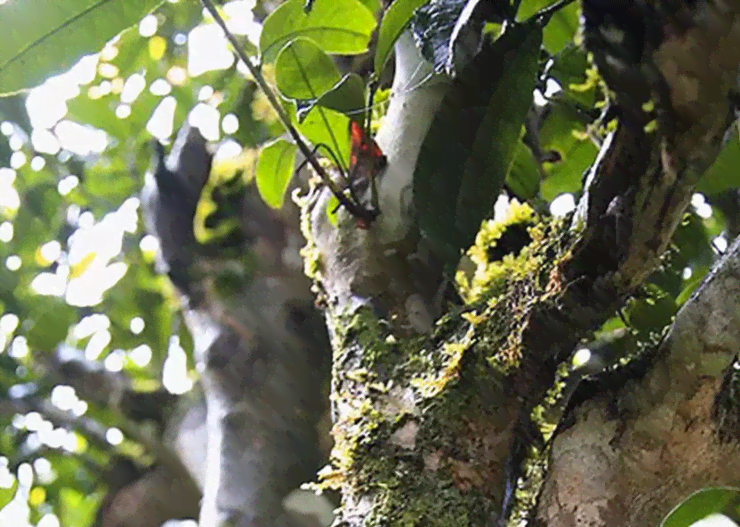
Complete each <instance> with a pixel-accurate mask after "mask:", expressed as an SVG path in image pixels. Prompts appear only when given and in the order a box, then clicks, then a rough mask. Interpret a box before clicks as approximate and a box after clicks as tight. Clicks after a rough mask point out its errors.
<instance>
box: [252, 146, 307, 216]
mask: <svg viewBox="0 0 740 527" xmlns="http://www.w3.org/2000/svg"><path fill="white" fill-rule="evenodd" d="M297 149H298V147H297V146H296V145H295V144H293V143H290V142H288V141H286V140H285V139H277V140H275V141H273V142H272V143H270V144H269V145H267V146H265V147H264V148H263V149H262V151H261V152H260V155H259V159H258V160H257V174H256V175H257V189H258V190H259V193H260V196H262V199H263V200H265V203H267V204H268V205H270V207H273V208H275V209H279V208H280V207H282V206H283V199H284V198H285V191H286V190H287V189H288V184H289V183H290V180H291V178H292V177H293V168H294V166H295V156H296V151H297Z"/></svg>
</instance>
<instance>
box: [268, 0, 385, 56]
mask: <svg viewBox="0 0 740 527" xmlns="http://www.w3.org/2000/svg"><path fill="white" fill-rule="evenodd" d="M304 4H305V1H304V0H288V1H287V2H285V3H284V4H282V5H281V6H280V7H278V8H277V9H276V10H275V11H273V12H272V13H271V14H270V16H268V17H267V19H265V22H264V24H263V25H262V33H261V34H260V53H261V54H262V61H263V62H271V61H272V60H274V59H275V57H276V56H277V54H278V51H279V50H280V49H281V48H282V47H283V46H284V45H285V43H287V42H289V41H291V40H293V39H295V38H297V37H306V38H310V39H311V40H313V41H314V42H316V44H318V45H319V46H320V47H321V49H323V50H324V51H325V52H326V53H341V54H344V55H354V54H359V53H363V52H365V51H367V46H368V42H369V41H370V36H371V35H372V32H373V30H374V29H375V26H376V25H377V22H376V21H375V17H374V16H373V13H372V12H371V11H370V10H369V9H368V8H367V7H365V6H364V5H363V4H362V3H361V2H359V1H358V0H331V1H330V2H327V1H323V2H316V3H315V4H314V6H313V8H312V9H311V12H310V13H309V14H306V13H305V12H304V11H303V6H304Z"/></svg>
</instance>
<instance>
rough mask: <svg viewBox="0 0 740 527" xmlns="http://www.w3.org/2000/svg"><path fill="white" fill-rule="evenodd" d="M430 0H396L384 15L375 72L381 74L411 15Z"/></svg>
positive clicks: (379, 34)
mask: <svg viewBox="0 0 740 527" xmlns="http://www.w3.org/2000/svg"><path fill="white" fill-rule="evenodd" d="M428 2H429V0H396V1H395V2H393V3H392V4H391V6H390V7H389V8H388V10H387V11H386V12H385V14H384V15H383V20H382V21H381V22H380V29H379V30H378V44H377V46H376V47H375V73H376V74H378V75H380V72H381V71H383V67H384V66H385V63H386V61H387V60H388V58H389V57H390V55H391V52H392V51H393V45H394V44H395V43H396V40H398V37H399V36H400V35H401V33H403V30H404V29H406V26H407V25H408V23H409V21H410V20H411V17H412V16H413V14H414V11H416V10H417V9H418V8H420V7H421V6H423V5H424V4H427V3H428Z"/></svg>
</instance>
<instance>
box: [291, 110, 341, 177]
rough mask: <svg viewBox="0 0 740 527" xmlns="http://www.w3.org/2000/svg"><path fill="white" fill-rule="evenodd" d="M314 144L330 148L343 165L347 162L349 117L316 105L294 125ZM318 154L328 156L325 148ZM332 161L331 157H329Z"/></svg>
mask: <svg viewBox="0 0 740 527" xmlns="http://www.w3.org/2000/svg"><path fill="white" fill-rule="evenodd" d="M296 128H298V131H299V132H301V135H303V136H304V137H305V138H306V139H308V140H309V141H310V142H311V144H313V145H314V146H316V145H319V144H323V145H326V146H327V147H329V148H330V149H331V151H332V152H333V153H334V155H335V156H337V157H338V160H339V161H340V162H341V163H342V165H343V166H344V167H347V166H348V164H349V118H348V117H347V116H346V115H344V114H341V113H339V112H335V111H332V110H328V109H326V108H321V107H317V108H315V109H314V110H312V111H311V112H309V114H308V115H307V116H306V118H305V119H304V120H303V122H302V123H300V124H298V125H296ZM319 154H320V155H323V156H328V152H327V151H326V150H323V149H322V150H319ZM330 159H331V161H332V162H334V159H333V158H330Z"/></svg>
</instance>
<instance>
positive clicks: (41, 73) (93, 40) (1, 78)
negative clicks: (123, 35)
mask: <svg viewBox="0 0 740 527" xmlns="http://www.w3.org/2000/svg"><path fill="white" fill-rule="evenodd" d="M160 3H162V0H110V1H107V2H100V1H99V0H65V1H63V2H60V1H58V0H23V1H20V2H18V1H11V2H6V3H4V4H2V5H0V35H2V38H1V39H0V94H7V93H12V92H15V91H18V90H21V89H24V88H31V87H33V86H36V85H38V84H40V83H41V82H43V81H44V79H46V78H47V77H49V76H51V75H54V74H58V73H62V72H64V71H65V70H67V69H68V68H69V67H70V66H72V65H73V64H74V63H75V62H76V61H77V60H78V59H80V58H81V57H82V56H83V55H86V54H91V53H96V52H98V51H99V50H100V49H101V48H102V47H103V46H104V45H105V43H106V42H108V41H109V40H110V39H112V38H113V37H115V36H116V35H117V34H118V33H120V32H121V31H123V30H125V29H127V28H129V27H131V26H132V25H134V24H136V23H137V22H138V21H139V20H141V18H143V17H144V15H146V14H147V13H148V12H150V11H151V10H152V9H154V8H155V7H157V6H158V5H159V4H160Z"/></svg>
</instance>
